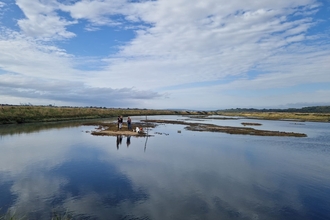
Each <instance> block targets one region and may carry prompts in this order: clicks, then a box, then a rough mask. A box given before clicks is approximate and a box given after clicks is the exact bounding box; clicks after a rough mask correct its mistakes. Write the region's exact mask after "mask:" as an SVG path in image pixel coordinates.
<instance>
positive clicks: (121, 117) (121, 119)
mask: <svg viewBox="0 0 330 220" xmlns="http://www.w3.org/2000/svg"><path fill="white" fill-rule="evenodd" d="M118 124H119V129H121V128H122V126H123V116H120V117H119V123H118Z"/></svg>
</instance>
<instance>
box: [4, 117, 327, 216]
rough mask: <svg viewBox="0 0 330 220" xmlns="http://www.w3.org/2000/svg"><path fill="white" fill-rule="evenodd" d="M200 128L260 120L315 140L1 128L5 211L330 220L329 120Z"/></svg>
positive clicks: (72, 127)
mask: <svg viewBox="0 0 330 220" xmlns="http://www.w3.org/2000/svg"><path fill="white" fill-rule="evenodd" d="M151 118H152V119H156V118H160V119H172V120H185V119H188V118H184V117H176V116H157V117H156V116H154V117H148V119H151ZM132 119H133V123H134V121H138V120H139V119H145V118H144V117H140V118H139V117H135V118H134V117H133V118H132ZM115 120H116V119H113V121H115ZM108 121H111V120H108ZM196 121H200V120H197V119H196ZM188 122H189V121H188ZM200 122H201V123H212V124H219V125H229V126H242V125H241V123H242V122H259V123H261V124H262V126H258V127H255V128H257V129H266V130H279V131H293V132H302V133H306V134H307V135H308V137H307V138H293V137H289V138H288V137H258V136H245V135H228V134H222V133H211V132H194V131H187V130H184V126H181V125H169V124H166V125H164V124H163V125H159V126H158V127H156V128H154V129H152V130H151V131H149V133H150V134H153V135H154V136H153V137H149V138H148V139H147V138H141V137H140V138H136V137H131V138H127V137H122V139H121V140H120V139H118V140H117V137H106V136H101V137H99V136H92V135H91V134H90V133H88V131H91V130H94V128H95V127H94V126H81V125H80V124H79V123H78V122H77V123H57V124H47V125H45V124H43V125H22V126H17V125H16V126H1V127H0V207H1V209H0V213H2V215H3V214H5V213H11V215H13V214H14V216H16V217H19V218H20V217H23V218H24V219H50V218H51V217H52V215H61V216H64V215H66V216H71V217H73V218H74V219H156V220H158V219H189V220H190V219H254V220H256V219H262V220H263V219H280V220H283V219H290V220H291V219H299V220H304V219H313V220H318V219H330V124H329V123H309V122H304V123H294V122H288V121H258V120H247V119H237V120H215V119H213V120H212V119H205V120H201V121H200ZM133 127H134V124H133ZM178 130H181V133H178ZM86 131H87V132H86ZM160 133H161V134H160ZM52 213H55V214H52ZM0 216H1V215H0ZM0 218H1V217H0Z"/></svg>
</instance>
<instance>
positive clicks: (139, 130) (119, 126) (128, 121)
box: [117, 116, 143, 133]
mask: <svg viewBox="0 0 330 220" xmlns="http://www.w3.org/2000/svg"><path fill="white" fill-rule="evenodd" d="M123 120H124V119H123V116H118V123H117V125H118V130H121V128H122V127H123ZM126 122H127V130H129V131H134V130H133V129H132V120H131V118H130V117H129V116H128V117H127V121H126ZM135 132H138V133H141V132H142V133H143V128H142V127H136V128H135Z"/></svg>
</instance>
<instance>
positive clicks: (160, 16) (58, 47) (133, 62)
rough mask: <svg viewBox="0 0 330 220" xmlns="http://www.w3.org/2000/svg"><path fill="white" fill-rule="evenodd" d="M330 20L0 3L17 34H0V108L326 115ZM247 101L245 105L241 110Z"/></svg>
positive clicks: (308, 5)
mask: <svg viewBox="0 0 330 220" xmlns="http://www.w3.org/2000/svg"><path fill="white" fill-rule="evenodd" d="M15 7H16V8H15ZM329 9H330V3H329V2H323V1H316V0H292V1H284V0H279V1H262V2H260V1H255V0H249V1H244V2H242V1H232V2H230V3H228V2H227V1H222V0H221V1H219V0H207V1H203V2H194V3H192V2H191V1H188V0H166V1H165V0H158V1H133V2H132V1H126V0H103V1H100V0H80V1H63V0H62V1H60V0H57V1H56V0H47V1H35V2H33V3H31V2H30V1H28V0H16V1H14V0H12V2H11V3H8V4H7V3H6V4H5V3H1V2H0V14H1V13H3V14H4V16H2V19H4V17H6V16H7V17H8V15H10V16H11V17H12V20H16V27H18V28H19V30H17V28H16V29H15V26H12V25H7V23H6V22H0V25H1V24H3V25H2V29H1V30H2V31H1V32H0V48H1V51H0V79H1V80H0V90H1V91H6V92H5V93H2V94H3V95H4V94H6V96H5V97H6V99H4V102H6V103H11V101H10V100H11V99H12V100H18V99H20V98H21V99H22V101H21V102H24V100H25V99H27V98H28V99H29V100H31V99H32V100H33V99H35V103H39V102H38V100H39V101H40V100H49V101H50V102H52V101H53V100H57V101H58V102H59V103H67V104H71V105H88V106H89V105H100V106H108V107H113V106H112V105H116V106H115V107H131V106H132V105H134V106H135V107H147V108H193V109H194V108H206V109H207V108H212V109H220V108H230V107H245V106H249V107H253V106H256V107H263V106H269V107H271V106H273V107H278V106H289V105H290V104H296V103H306V105H308V103H310V104H311V105H313V104H314V103H325V104H330V103H328V101H327V100H325V99H324V98H323V97H321V96H316V95H317V94H319V91H320V88H321V89H322V91H323V92H325V93H327V91H328V90H327V89H325V88H326V86H327V85H328V87H329V84H330V78H329V71H328V70H329V69H330V68H329V63H330V62H329V61H330V44H329V37H328V36H329V34H328V33H329V28H328V27H329V25H328V24H329V18H328V16H326V14H327V12H328V10H329ZM15 11H16V12H15ZM17 11H20V12H21V13H22V14H23V15H24V16H19V15H18V14H17V13H18V12H17ZM14 12H15V13H14ZM129 30H133V32H132V31H131V32H130V31H129ZM79 51H84V55H82V54H81V53H80V52H79ZM100 52H101V53H100ZM89 53H90V54H93V55H90V56H86V54H89ZM98 53H99V54H100V55H96V56H95V54H98ZM101 54H102V55H101ZM103 54H108V55H107V56H104V55H103ZM31 81H32V82H34V83H31ZM57 85H58V86H57ZM306 85H307V87H308V88H309V89H308V91H305V90H304V86H306ZM63 87H65V88H63ZM312 87H313V88H314V89H311V88H312ZM323 87H324V89H323ZM8 88H10V89H8ZM22 91H24V92H22ZM26 91H28V92H26ZM283 91H286V93H283ZM306 93H307V94H310V95H311V97H313V98H311V99H308V100H306V97H309V96H308V95H307V96H306ZM47 94H48V95H47ZM50 94H51V95H50ZM246 94H251V96H253V99H252V98H250V99H249V101H248V102H242V99H244V100H246V98H245V96H246ZM252 94H253V95H252ZM265 94H272V97H274V99H273V102H271V103H270V102H268V101H267V98H266V99H265ZM299 95H301V96H299ZM0 96H1V95H0ZM8 97H12V98H8ZM116 97H118V98H116ZM197 97H198V99H196V98H197ZM225 97H226V98H225ZM283 97H286V98H283ZM221 98H224V99H221ZM109 99H112V100H113V102H111V101H109ZM221 100H225V102H224V101H221ZM13 104H17V103H13Z"/></svg>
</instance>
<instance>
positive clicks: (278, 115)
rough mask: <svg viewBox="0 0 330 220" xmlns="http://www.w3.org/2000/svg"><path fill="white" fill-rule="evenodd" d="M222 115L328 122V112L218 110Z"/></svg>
mask: <svg viewBox="0 0 330 220" xmlns="http://www.w3.org/2000/svg"><path fill="white" fill-rule="evenodd" d="M218 114H219V115H224V116H241V117H246V118H254V119H263V120H297V121H313V122H330V113H297V112H218Z"/></svg>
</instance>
